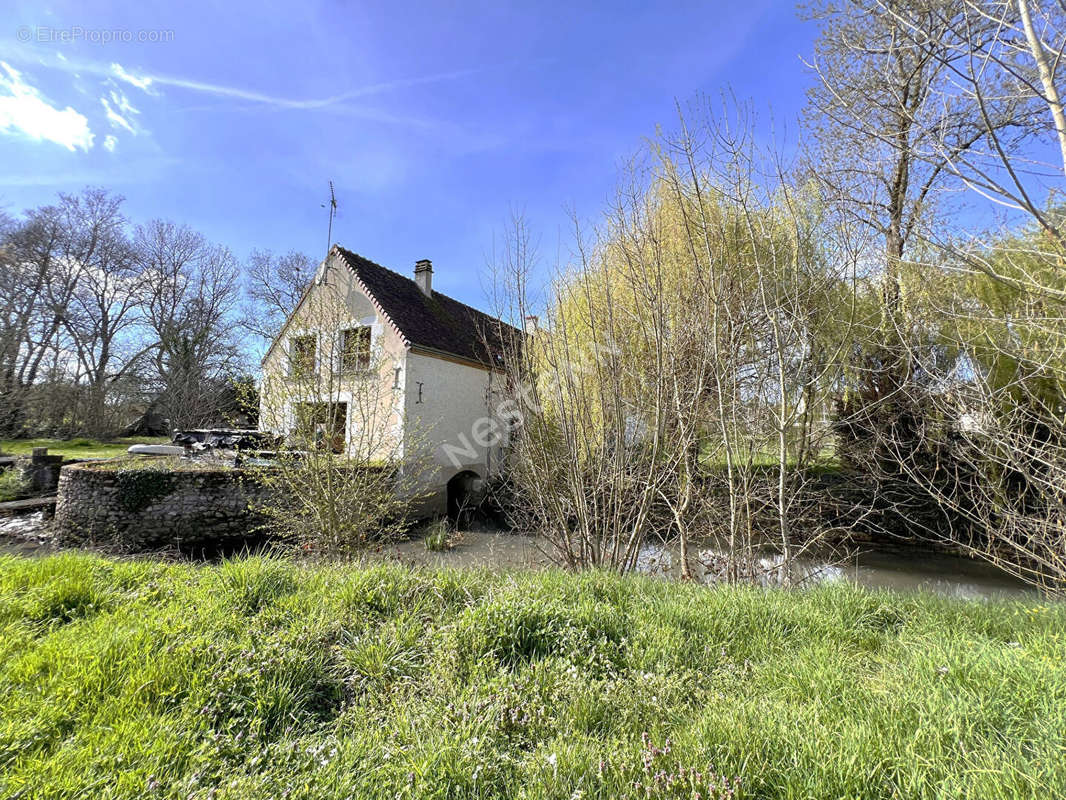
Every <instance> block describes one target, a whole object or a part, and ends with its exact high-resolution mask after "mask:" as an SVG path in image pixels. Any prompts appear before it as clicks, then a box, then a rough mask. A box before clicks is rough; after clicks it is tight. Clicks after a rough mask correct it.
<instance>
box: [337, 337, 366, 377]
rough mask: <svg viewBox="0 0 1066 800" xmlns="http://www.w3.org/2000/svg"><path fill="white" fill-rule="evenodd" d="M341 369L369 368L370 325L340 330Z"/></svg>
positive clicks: (352, 370)
mask: <svg viewBox="0 0 1066 800" xmlns="http://www.w3.org/2000/svg"><path fill="white" fill-rule="evenodd" d="M341 337H342V339H341V370H342V371H344V372H357V371H359V370H364V369H369V368H370V327H369V326H363V327H361V328H348V329H347V330H344V331H341Z"/></svg>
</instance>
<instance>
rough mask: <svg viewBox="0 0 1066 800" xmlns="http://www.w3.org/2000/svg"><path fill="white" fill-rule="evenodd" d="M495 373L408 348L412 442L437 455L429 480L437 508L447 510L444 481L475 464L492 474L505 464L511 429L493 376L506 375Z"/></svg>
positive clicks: (482, 473)
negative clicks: (501, 414)
mask: <svg viewBox="0 0 1066 800" xmlns="http://www.w3.org/2000/svg"><path fill="white" fill-rule="evenodd" d="M491 375H492V373H490V372H489V371H488V370H484V369H479V368H477V367H472V366H467V365H465V364H459V363H456V362H454V361H449V360H446V359H443V358H437V357H435V356H430V355H426V354H422V353H418V352H411V351H408V353H407V360H406V365H405V369H404V376H403V382H404V388H405V401H406V403H405V417H406V421H405V429H406V435H407V441H408V444H407V445H406V447H407V449H408V451H409V452H413V451H414V450H416V449H422V450H423V451H425V450H427V449H428V451H429V452H428V454H426V455H425V457H427V458H429V459H430V460H431V461H432V469H431V470H430V472H429V474H428V475H427V481H426V482H427V485H428V486H429V487H430V488H432V489H434V490H435V495H434V499H433V501H432V502H433V504H434V505H435V506H439V508H435V509H434V510H438V511H443V510H444V506H443V504H444V501H445V500H446V495H445V493H444V485H445V484H446V483H447V481H448V480H449V479H450V478H451V477H452V476H453V475H455V474H456V473H458V472H461V471H463V470H472V471H474V472H476V473H477V474H478V475H480V476H481V477H482V478H487V477H489V476H490V475H493V474H495V473H496V472H498V471H499V469H500V466H501V460H502V455H503V450H504V447H505V445H506V439H505V438H504V437H505V435H506V429H505V426H504V425H503V423H502V422H501V421H500V420H499V419H497V417H496V415H495V413H494V412H495V408H496V406H497V404H498V403H499V401H500V398H499V397H498V396H497V395H495V394H494V393H493V391H492V389H493V380H495V381H496V384H497V385H498V384H499V381H500V377H499V375H496V376H495V379H493V378H492V377H491ZM419 383H421V384H422V400H421V402H419ZM494 426H495V427H494ZM420 446H421V447H420Z"/></svg>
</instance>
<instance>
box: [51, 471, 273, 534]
mask: <svg viewBox="0 0 1066 800" xmlns="http://www.w3.org/2000/svg"><path fill="white" fill-rule="evenodd" d="M264 493H265V490H264V489H263V487H262V486H261V485H260V484H259V482H258V481H257V480H256V478H255V474H254V471H248V470H240V469H229V468H221V467H218V468H211V467H205V468H204V469H179V470H170V469H167V468H166V467H165V466H164V465H163V464H161V463H160V464H153V463H152V462H151V461H146V462H145V463H144V464H143V466H142V465H138V466H137V467H136V468H130V467H127V468H124V469H118V470H116V469H114V468H105V467H103V466H102V465H99V464H97V465H92V464H75V465H71V466H66V467H63V469H62V471H61V472H60V476H59V489H58V499H57V503H56V516H55V522H54V530H55V536H56V541H57V543H58V544H60V545H62V546H80V545H86V544H91V545H99V546H104V547H108V548H112V549H117V550H121V551H125V552H134V551H146V550H158V549H165V548H174V547H177V548H179V549H181V550H184V551H205V550H208V551H215V550H218V549H223V548H227V547H233V546H239V545H240V544H241V543H242V542H246V541H252V540H255V539H257V538H260V537H259V535H258V534H257V531H256V529H257V528H258V526H259V525H260V524H261V523H262V519H261V518H260V517H259V516H258V515H257V514H256V513H255V512H253V511H252V510H251V509H250V508H249V506H250V505H253V504H256V503H257V502H260V501H262V500H264V499H265V494H264Z"/></svg>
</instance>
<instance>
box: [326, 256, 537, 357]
mask: <svg viewBox="0 0 1066 800" xmlns="http://www.w3.org/2000/svg"><path fill="white" fill-rule="evenodd" d="M334 249H335V250H336V251H337V252H338V253H339V254H340V255H341V256H342V257H343V258H344V261H345V262H346V263H347V264H348V267H349V268H350V269H351V270H352V272H353V273H355V275H356V277H357V278H358V279H359V280H360V281H361V282H362V284H363V286H364V287H365V288H366V289H367V291H368V292H370V294H371V297H372V299H373V300H375V301H377V303H378V305H379V306H380V307H381V310H382V311H384V312H385V314H386V316H388V318H389V319H390V320H392V322H393V324H394V325H395V326H396V328H397V329H398V330H399V331H400V334H401V335H402V336H403V337H404V338H405V339H406V340H407V343H408V344H410V345H412V346H415V347H425V348H429V349H431V350H437V351H440V352H442V353H447V354H450V355H453V356H458V357H459V358H463V359H466V360H469V361H476V362H478V363H480V364H485V365H501V364H502V358H503V353H504V344H505V342H506V341H507V340H508V339H509V338H510V337H518V336H520V335H521V333H520V332H519V331H518V329H517V328H514V327H512V326H510V325H508V324H507V323H505V322H501V321H500V320H498V319H496V317H493V316H490V315H488V314H486V313H484V312H483V311H478V310H477V309H476V308H473V307H471V306H468V305H466V304H465V303H460V302H459V301H458V300H454V299H452V298H451V297H448V296H447V295H445V294H441V293H440V292H437V291H434V292H433V296H432V297H426V296H425V295H424V294H423V293H422V290H421V289H419V288H418V284H417V283H415V282H414V280H412V279H411V278H408V277H405V276H404V275H401V274H399V273H398V272H393V271H392V270H391V269H387V268H386V267H383V266H381V265H380V264H375V263H374V262H373V261H370V260H368V259H366V258H363V257H362V256H360V255H358V254H356V253H353V252H351V251H350V250H345V249H344V248H343V247H340V246H339V245H334Z"/></svg>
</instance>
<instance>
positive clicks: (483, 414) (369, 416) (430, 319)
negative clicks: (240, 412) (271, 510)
mask: <svg viewBox="0 0 1066 800" xmlns="http://www.w3.org/2000/svg"><path fill="white" fill-rule="evenodd" d="M518 335H519V332H518V331H517V330H516V329H515V328H512V327H511V326H509V325H506V324H504V323H502V322H500V321H499V320H498V319H496V318H495V317H492V316H490V315H488V314H485V313H483V312H481V311H478V310H477V309H475V308H472V307H471V306H468V305H466V304H464V303H460V302H459V301H458V300H454V299H453V298H451V297H448V296H447V295H444V294H441V293H440V292H437V291H434V289H433V266H432V264H431V262H429V261H418V262H417V263H416V264H415V267H414V272H413V275H412V277H407V276H404V275H401V274H399V273H397V272H394V271H392V270H390V269H387V268H385V267H383V266H381V265H379V264H375V263H374V262H372V261H369V260H368V259H365V258H363V257H362V256H359V255H356V254H355V253H353V252H351V251H349V250H346V249H344V248H343V247H339V246H334V247H332V248H331V249H330V251H329V253H328V254H327V256H326V258H325V260H324V261H323V262H322V264H321V265H320V266H319V268H318V271H317V272H316V274H315V277H314V280H313V281H312V284H311V285H310V286H309V287H308V289H307V290H306V291H305V293H304V295H303V298H302V299H301V300H300V303H299V305H298V306H297V308H296V309H295V310H294V311H293V312H292V313H291V314H290V315H289V318H288V319H287V320H286V322H285V324H284V326H283V327H282V329H281V332H280V333H279V335H278V337H277V338H276V339H275V340H274V342H273V343H272V344H271V346H270V349H269V350H268V351H267V354H266V356H265V357H264V359H263V387H262V391H261V400H260V428H261V429H262V430H267V431H271V432H273V433H277V434H282V435H285V436H287V437H289V438H290V441H292V440H294V439H295V440H296V441H297V442H300V441H303V442H304V445H305V446H307V447H317V448H332V449H333V450H334V451H335V452H338V453H344V452H347V453H350V454H356V453H360V454H361V455H363V456H369V457H370V458H375V457H379V458H381V459H388V458H391V457H396V456H401V457H403V458H414V457H417V458H419V459H420V463H421V464H422V465H423V467H422V469H423V474H425V477H424V478H423V479H422V481H423V483H424V484H425V486H424V491H425V492H426V493H428V494H429V500H428V501H427V502H426V508H425V512H426V513H427V514H429V513H440V512H444V511H445V510H448V511H449V513H454V512H455V510H456V506H457V504H459V503H461V502H462V500H463V498H464V497H465V496H468V495H469V494H470V493H471V492H476V491H478V490H479V489H480V487H481V485H483V482H484V480H485V479H487V478H488V477H490V476H491V475H493V474H495V473H497V472H498V471H499V469H500V466H501V463H502V460H503V455H504V451H505V448H506V446H507V433H508V430H507V424H506V420H504V419H503V418H502V417H501V415H500V413H499V408H500V404H501V403H502V402H503V401H504V399H505V397H504V393H503V389H504V388H505V383H504V370H503V366H504V357H505V352H506V348H507V347H508V346H509V345H511V344H514V343H516V342H517V341H518Z"/></svg>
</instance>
